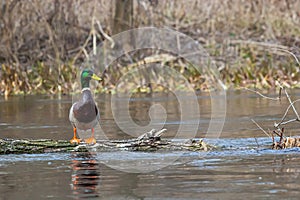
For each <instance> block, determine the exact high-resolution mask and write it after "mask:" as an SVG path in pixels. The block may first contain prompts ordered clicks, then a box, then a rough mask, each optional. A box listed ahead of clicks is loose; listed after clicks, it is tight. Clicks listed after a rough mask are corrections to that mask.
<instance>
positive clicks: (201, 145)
mask: <svg viewBox="0 0 300 200" xmlns="http://www.w3.org/2000/svg"><path fill="white" fill-rule="evenodd" d="M164 132H166V129H162V130H158V131H156V130H154V129H153V130H151V131H149V132H147V133H144V134H142V135H141V136H139V137H138V138H136V139H129V140H98V141H97V143H96V144H95V145H88V144H85V143H83V144H79V145H77V144H71V143H70V142H69V141H68V140H51V139H39V140H29V139H22V140H21V139H0V154H22V153H52V152H86V151H89V150H91V151H98V152H107V151H118V150H126V151H157V150H171V151H184V150H186V151H208V150H211V149H214V148H216V147H215V146H212V145H209V144H207V143H205V142H204V141H203V140H202V139H192V140H188V141H186V140H185V141H182V142H174V141H171V140H167V139H162V138H161V135H162V134H163V133H164Z"/></svg>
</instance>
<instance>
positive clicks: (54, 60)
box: [0, 0, 300, 96]
mask: <svg viewBox="0 0 300 200" xmlns="http://www.w3.org/2000/svg"><path fill="white" fill-rule="evenodd" d="M0 9H1V11H0V64H1V70H0V80H1V82H0V92H1V94H2V95H5V96H8V95H11V94H37V93H38V94H43V93H47V94H48V93H50V94H57V93H62V94H67V93H70V92H73V91H72V88H74V85H73V84H74V80H75V78H77V77H76V75H77V74H78V70H79V66H80V64H81V63H82V62H83V61H84V60H85V59H86V57H87V52H90V51H92V48H93V44H94V43H95V42H96V43H97V44H100V43H101V42H102V41H103V40H105V39H108V38H109V37H108V36H109V35H110V36H111V35H114V34H117V33H119V32H122V31H124V30H128V29H131V28H137V27H145V26H155V27H168V28H171V29H174V30H177V31H180V32H182V33H185V34H186V35H188V36H190V37H192V38H193V39H195V40H197V41H199V43H200V44H201V45H203V47H204V48H205V49H206V50H207V51H208V52H209V53H210V55H211V56H212V57H213V58H214V59H215V60H216V64H217V67H218V70H219V72H220V74H221V79H222V81H223V82H224V83H225V85H226V86H227V87H228V88H237V87H256V88H264V89H270V88H274V86H275V82H276V81H280V82H281V83H283V84H284V85H285V86H287V87H299V86H300V84H299V65H298V64H297V62H296V59H295V57H299V55H300V50H299V46H300V1H298V0H264V1H260V0H253V1H247V0H223V1H220V0H210V1H207V0H178V1H174V0H164V1H158V0H115V1H106V0H31V1H22V0H3V1H1V4H0ZM106 34H107V36H106ZM180 63H182V62H179V61H178V60H177V61H172V62H170V63H168V64H169V65H171V66H174V68H176V69H177V70H178V71H180V72H181V73H182V74H184V76H186V77H187V78H188V80H189V81H190V82H191V83H192V84H193V85H194V87H195V89H204V88H205V86H203V84H204V83H205V81H203V76H202V75H201V74H199V73H195V71H194V70H193V69H191V68H190V67H189V66H187V65H185V64H182V65H181V64H180ZM113 69H114V70H107V71H106V74H104V75H103V77H104V82H103V84H102V86H101V88H102V89H101V91H106V92H111V91H112V90H113V89H114V82H113V81H111V80H112V78H111V77H114V76H121V74H122V73H123V72H122V70H123V68H122V67H121V66H120V67H119V68H118V67H117V68H113ZM116 69H117V70H116ZM145 91H148V90H145Z"/></svg>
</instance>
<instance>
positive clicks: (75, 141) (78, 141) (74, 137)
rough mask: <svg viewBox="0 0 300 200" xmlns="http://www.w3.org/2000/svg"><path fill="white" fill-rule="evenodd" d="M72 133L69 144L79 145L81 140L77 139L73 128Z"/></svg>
mask: <svg viewBox="0 0 300 200" xmlns="http://www.w3.org/2000/svg"><path fill="white" fill-rule="evenodd" d="M73 132H74V135H73V138H72V139H71V140H70V142H71V144H74V143H77V144H79V143H80V141H81V140H80V139H79V138H77V130H76V128H75V127H74V128H73Z"/></svg>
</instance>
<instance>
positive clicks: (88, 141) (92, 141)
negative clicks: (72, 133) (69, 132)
mask: <svg viewBox="0 0 300 200" xmlns="http://www.w3.org/2000/svg"><path fill="white" fill-rule="evenodd" d="M94 132H95V129H94V128H92V136H91V137H90V138H87V139H85V140H84V141H85V142H86V143H88V144H96V142H97V141H96V139H95V133H94Z"/></svg>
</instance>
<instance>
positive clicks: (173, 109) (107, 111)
mask: <svg viewBox="0 0 300 200" xmlns="http://www.w3.org/2000/svg"><path fill="white" fill-rule="evenodd" d="M270 95H273V96H275V94H270ZM299 95H300V92H299V91H295V92H294V93H293V94H292V98H294V99H295V98H299ZM210 98H211V97H210V95H209V93H199V95H198V102H199V107H200V125H199V127H198V130H197V133H196V137H203V136H205V133H206V131H207V128H208V126H209V122H210V118H211V106H210V102H211V101H210ZM213 98H217V97H213ZM96 100H97V102H98V105H99V107H100V109H101V122H100V124H101V128H102V130H103V131H104V132H105V136H106V137H107V138H111V139H124V138H131V137H132V135H129V134H126V133H124V132H123V131H122V130H121V129H120V128H119V127H118V126H117V124H116V123H115V120H114V118H113V115H112V106H111V104H112V102H111V101H110V100H111V97H110V95H98V96H96ZM185 101H189V97H186V99H185ZM113 103H114V102H113ZM122 103H123V102H122V100H119V107H118V109H122ZM157 103H159V104H160V105H162V106H163V108H164V109H165V110H166V111H167V114H168V116H167V121H166V123H165V126H164V127H165V128H167V129H168V133H167V134H166V135H165V137H169V138H173V137H174V135H176V132H177V129H178V127H179V125H180V124H181V123H185V124H189V125H190V126H194V125H195V123H196V122H197V120H196V118H195V119H193V116H191V117H190V120H188V121H182V120H181V118H180V114H181V113H180V109H179V104H178V100H176V98H175V96H174V95H173V94H152V95H138V96H134V97H132V98H131V100H130V105H129V106H130V115H131V117H132V119H133V121H135V122H136V123H137V124H139V125H141V126H147V124H148V123H149V120H150V117H149V113H148V110H149V108H150V107H151V106H152V105H153V104H157ZM71 104H72V97H70V96H61V97H56V96H26V97H11V98H9V99H8V100H4V99H0V137H1V138H32V139H38V138H52V139H70V138H71V137H72V127H71V125H70V123H69V121H68V111H69V107H70V106H71ZM287 105H288V102H287V101H286V100H284V99H283V100H282V101H281V102H279V101H270V100H267V99H262V98H260V97H258V96H257V95H255V94H252V93H248V92H229V93H228V94H227V102H226V106H227V115H226V121H225V125H224V128H223V131H222V133H221V135H220V138H219V139H218V138H207V139H206V141H207V142H211V143H215V144H218V145H219V146H221V147H222V150H218V151H212V152H208V153H199V152H153V153H143V152H110V153H101V154H94V153H51V154H23V155H0V177H1V178H0V199H82V198H88V199H99V198H100V199H245V198H247V199H257V198H260V199H266V198H268V199H271V198H272V199H298V197H299V195H300V192H299V188H300V181H299V169H300V153H299V149H298V148H293V149H287V150H282V151H275V150H271V149H269V148H267V147H268V145H269V144H270V143H271V139H270V138H268V137H267V136H266V135H264V134H263V133H262V131H260V130H259V129H258V128H257V127H256V126H255V125H254V124H253V123H252V121H251V119H255V121H257V123H259V124H260V125H261V126H262V127H264V128H265V129H266V130H268V128H269V129H271V130H272V128H273V127H272V126H273V123H274V121H277V122H278V121H279V120H280V119H281V117H282V114H283V113H284V111H285V109H286V107H287ZM296 107H299V105H296ZM120 112H121V110H120ZM154 116H155V118H156V119H160V117H161V115H160V113H157V115H154ZM194 117H196V116H194ZM288 117H289V118H292V117H293V113H292V112H290V113H289V116H288ZM125 123H128V126H130V123H129V121H128V122H126V121H125ZM155 123H157V124H159V123H160V121H159V120H157V121H155ZM297 125H298V124H291V125H289V126H287V127H286V129H287V131H288V133H287V134H290V135H297V133H298V131H299V128H298V127H299V126H297ZM145 131H148V130H145ZM87 134H88V133H87ZM172 158H174V161H173V162H171V163H169V164H168V165H167V166H165V167H163V168H160V166H161V163H162V162H164V161H166V160H167V159H172ZM145 163H146V164H147V163H150V164H149V165H148V167H156V166H157V167H158V168H159V169H158V170H154V171H151V170H150V172H148V173H136V172H139V171H141V168H140V166H147V165H145ZM120 166H123V167H124V166H126V167H128V166H129V167H131V172H129V173H128V172H126V170H125V171H120V170H117V169H116V168H118V167H120ZM135 167H136V171H134V170H135ZM145 171H146V169H145Z"/></svg>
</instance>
